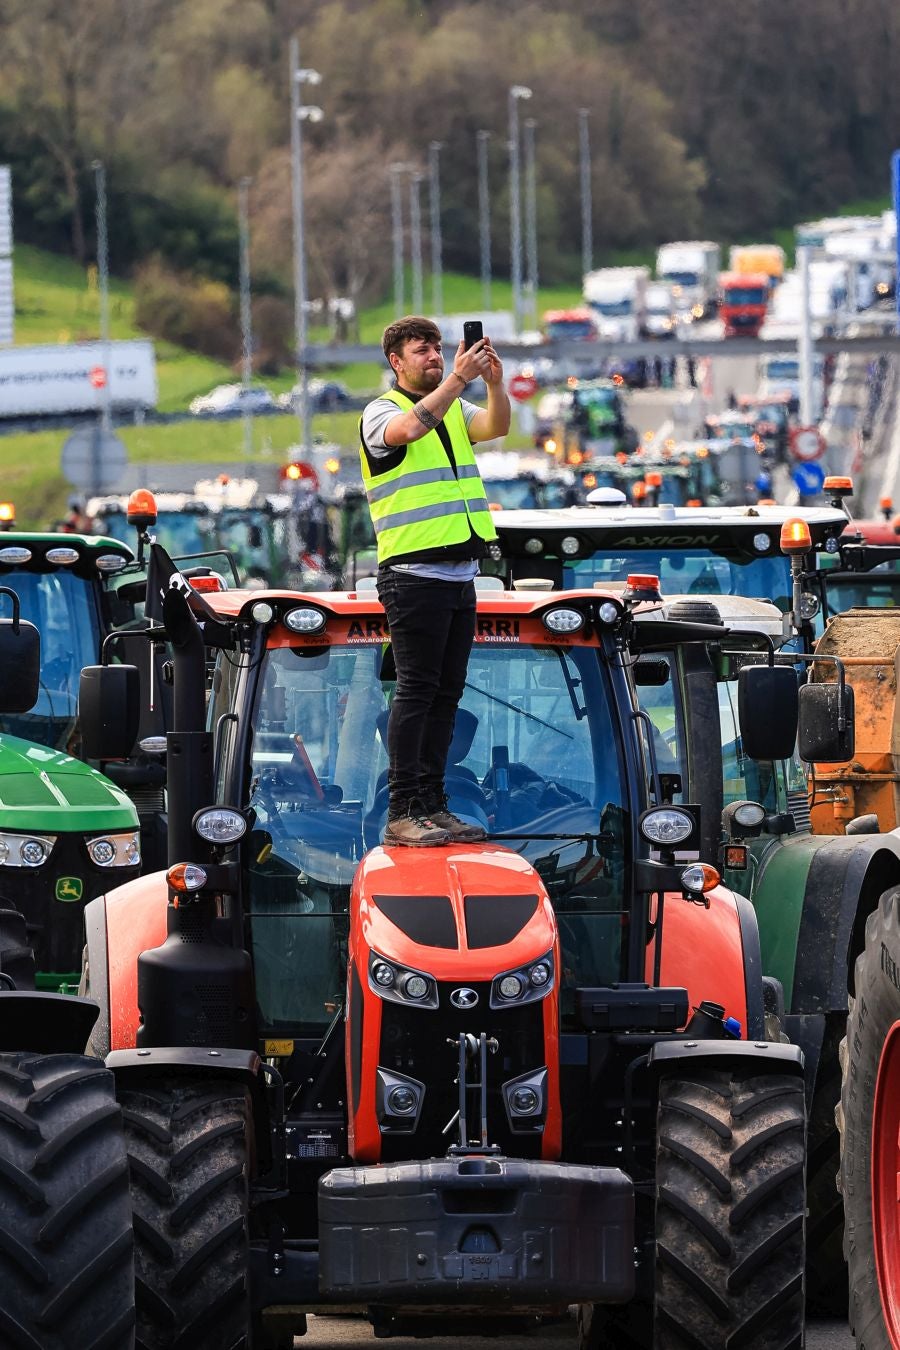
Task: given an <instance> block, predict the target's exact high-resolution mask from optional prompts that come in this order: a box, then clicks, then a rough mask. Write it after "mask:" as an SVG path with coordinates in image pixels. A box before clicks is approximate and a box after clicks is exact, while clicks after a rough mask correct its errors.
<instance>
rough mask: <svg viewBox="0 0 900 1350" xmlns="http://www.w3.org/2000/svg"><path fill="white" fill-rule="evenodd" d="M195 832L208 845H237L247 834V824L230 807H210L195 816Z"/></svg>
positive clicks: (237, 812) (238, 812)
mask: <svg viewBox="0 0 900 1350" xmlns="http://www.w3.org/2000/svg"><path fill="white" fill-rule="evenodd" d="M194 830H195V831H196V833H197V834H199V836H200V838H201V839H205V840H206V842H207V843H208V844H235V843H237V841H238V839H240V838H242V837H243V835H244V834H245V833H246V831H247V822H246V820H245V819H244V817H243V816H242V815H241V813H240V811H234V810H232V808H231V807H229V806H208V807H204V809H203V810H202V811H198V812H197V814H196V815H195V816H194Z"/></svg>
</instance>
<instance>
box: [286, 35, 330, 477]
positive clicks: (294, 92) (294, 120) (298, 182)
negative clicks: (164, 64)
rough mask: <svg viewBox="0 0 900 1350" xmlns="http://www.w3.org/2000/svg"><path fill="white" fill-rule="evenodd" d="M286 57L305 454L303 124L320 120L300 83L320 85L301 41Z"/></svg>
mask: <svg viewBox="0 0 900 1350" xmlns="http://www.w3.org/2000/svg"><path fill="white" fill-rule="evenodd" d="M288 59H289V62H290V81H291V204H292V214H293V226H294V345H295V347H296V355H295V358H294V359H295V362H296V368H297V378H298V382H299V384H300V408H299V417H300V449H301V451H302V452H303V453H308V452H309V450H310V449H311V447H312V425H311V424H312V415H311V409H310V403H309V362H308V339H309V331H308V314H309V302H308V298H307V278H306V243H305V237H304V222H303V123H304V122H321V120H322V117H323V116H324V114H323V112H322V109H321V108H316V107H307V106H304V105H303V104H302V103H301V102H300V87H301V85H303V84H313V85H315V84H321V82H322V76H321V75H320V74H319V72H318V71H317V70H310V69H304V68H302V67H301V65H300V44H299V41H298V39H297V38H295V37H294V38H291V41H290V48H289V54H288Z"/></svg>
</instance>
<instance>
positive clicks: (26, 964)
mask: <svg viewBox="0 0 900 1350" xmlns="http://www.w3.org/2000/svg"><path fill="white" fill-rule="evenodd" d="M8 904H9V901H8V900H0V976H4V975H6V976H8V977H9V979H2V978H0V990H3V989H9V988H10V984H9V981H10V980H12V983H13V984H14V985H15V987H16V989H33V988H34V952H33V951H32V950H31V948H30V947H29V945H28V934H27V932H26V929H25V916H24V914H20V913H19V911H18V910H17V909H9V908H6V906H8Z"/></svg>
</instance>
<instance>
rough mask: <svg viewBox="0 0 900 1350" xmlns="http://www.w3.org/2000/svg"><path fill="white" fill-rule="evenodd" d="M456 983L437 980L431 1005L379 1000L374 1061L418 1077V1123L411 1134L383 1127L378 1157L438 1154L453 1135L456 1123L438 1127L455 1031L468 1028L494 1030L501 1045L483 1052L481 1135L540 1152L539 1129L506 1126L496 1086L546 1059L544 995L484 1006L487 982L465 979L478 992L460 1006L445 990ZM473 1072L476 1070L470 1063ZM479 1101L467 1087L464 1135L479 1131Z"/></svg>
mask: <svg viewBox="0 0 900 1350" xmlns="http://www.w3.org/2000/svg"><path fill="white" fill-rule="evenodd" d="M459 984H460V981H454V982H453V984H440V985H439V986H438V988H439V994H440V1007H439V1008H437V1009H436V1010H434V1011H428V1010H426V1009H424V1008H415V1007H410V1008H407V1007H405V1006H403V1005H402V1004H398V1003H389V1002H385V1003H384V1004H383V1008H382V1020H381V1052H380V1056H379V1063H380V1064H381V1065H382V1067H383V1068H385V1069H395V1070H396V1071H397V1072H399V1073H402V1074H406V1075H408V1076H409V1077H410V1078H416V1079H418V1080H419V1081H420V1082H422V1083H424V1084H425V1100H424V1103H423V1106H422V1115H421V1117H420V1120H419V1126H418V1129H417V1130H416V1132H415V1134H413V1135H405V1136H401V1135H393V1136H392V1135H386V1136H385V1137H384V1142H383V1153H382V1157H383V1160H384V1161H385V1162H392V1161H398V1160H400V1159H403V1158H408V1157H416V1158H423V1157H429V1156H431V1157H441V1156H442V1155H443V1154H444V1153H446V1151H447V1148H448V1147H449V1145H450V1144H455V1143H457V1142H458V1140H459V1134H458V1131H457V1128H456V1125H455V1124H454V1125H453V1127H452V1128H451V1129H450V1130H449V1131H448V1132H447V1133H446V1134H444V1133H443V1130H444V1127H445V1126H446V1125H447V1124H448V1122H449V1121H450V1120H451V1118H452V1117H453V1115H454V1113H455V1112H456V1110H457V1108H458V1106H459V1092H458V1088H457V1085H456V1081H455V1080H456V1074H457V1066H458V1062H459V1056H458V1050H457V1046H458V1042H459V1034H460V1032H471V1033H472V1035H474V1036H479V1035H480V1033H481V1032H482V1031H484V1032H486V1033H487V1035H488V1036H489V1037H490V1036H494V1037H495V1038H496V1039H497V1041H498V1042H499V1045H500V1048H499V1050H498V1051H497V1053H496V1054H493V1055H491V1054H489V1055H488V1059H487V1074H488V1141H489V1143H491V1144H498V1145H499V1146H500V1148H501V1149H502V1150H503V1152H504V1153H507V1154H509V1155H511V1156H512V1157H519V1158H533V1157H539V1156H540V1148H541V1145H540V1135H527V1134H513V1133H512V1132H511V1131H510V1129H509V1124H508V1122H507V1118H506V1111H505V1109H504V1106H503V1100H502V1095H501V1092H500V1088H501V1085H502V1084H503V1083H506V1082H508V1081H509V1079H511V1078H516V1077H517V1076H518V1075H519V1074H523V1073H526V1072H527V1071H529V1070H531V1069H537V1068H540V1067H541V1066H542V1065H544V1064H546V1062H547V1059H546V1051H545V1048H544V1011H543V1010H544V1005H543V1002H540V1003H528V1004H525V1005H524V1006H523V1007H520V1008H504V1009H502V1010H496V1011H495V1010H493V1009H491V1008H490V1007H489V1006H488V999H489V997H490V984H489V983H483V984H472V985H471V986H469V987H470V988H472V989H474V990H475V991H476V993H477V994H478V1003H477V1005H476V1006H475V1007H474V1008H472V1009H467V1010H464V1011H460V1010H458V1009H456V1008H454V1007H453V1006H452V1005H451V1004H450V1002H449V994H450V991H451V990H452V989H455V988H457V987H458V985H459ZM551 997H552V995H551ZM448 1042H452V1044H448ZM472 1077H477V1066H476V1070H475V1073H474V1074H473V1075H472ZM470 1081H471V1080H470ZM478 1102H479V1094H478V1093H476V1092H472V1093H471V1094H470V1105H469V1134H470V1137H478V1135H479V1134H480V1128H481V1126H480V1117H479V1115H478V1110H479V1107H478Z"/></svg>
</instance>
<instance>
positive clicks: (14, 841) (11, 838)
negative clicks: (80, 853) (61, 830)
mask: <svg viewBox="0 0 900 1350" xmlns="http://www.w3.org/2000/svg"><path fill="white" fill-rule="evenodd" d="M55 843H56V835H55V834H54V835H48V834H8V833H7V832H6V831H4V832H3V833H2V834H0V867H40V866H41V865H42V863H45V862H46V861H47V859H48V858H49V857H50V853H51V851H52V849H53V845H54V844H55Z"/></svg>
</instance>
